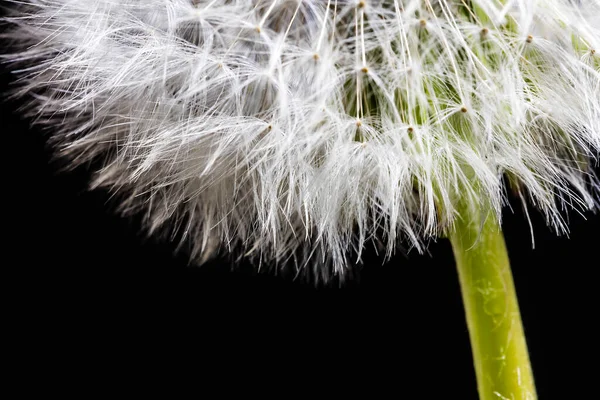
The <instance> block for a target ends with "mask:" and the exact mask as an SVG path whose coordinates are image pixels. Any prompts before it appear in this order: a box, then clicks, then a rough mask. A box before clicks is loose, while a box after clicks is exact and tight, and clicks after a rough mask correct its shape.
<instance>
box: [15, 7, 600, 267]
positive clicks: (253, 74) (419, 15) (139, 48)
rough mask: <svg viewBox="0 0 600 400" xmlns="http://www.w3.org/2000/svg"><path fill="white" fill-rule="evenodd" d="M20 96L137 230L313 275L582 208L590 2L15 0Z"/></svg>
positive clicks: (594, 59) (592, 77) (594, 99)
mask: <svg viewBox="0 0 600 400" xmlns="http://www.w3.org/2000/svg"><path fill="white" fill-rule="evenodd" d="M10 8H11V9H12V10H11V11H12V15H11V16H10V17H9V18H8V21H9V23H10V24H12V25H13V29H12V30H11V31H10V33H8V34H7V35H8V38H9V39H10V40H12V41H13V44H14V45H15V46H17V50H16V51H14V52H12V53H11V54H10V55H8V56H5V58H7V59H8V60H9V61H10V62H11V63H12V64H11V65H13V67H14V68H13V69H14V70H15V72H16V73H17V74H18V76H19V82H20V85H19V87H18V89H17V90H18V91H19V95H22V96H25V97H28V98H29V99H30V100H31V101H30V103H29V107H30V108H29V109H30V111H31V112H32V114H33V115H34V116H35V119H36V121H37V122H38V123H40V124H44V125H45V126H47V127H48V128H49V129H51V130H52V132H54V137H55V139H56V140H57V142H58V144H57V146H58V149H59V150H60V152H61V153H62V154H64V155H65V156H67V157H69V158H68V159H69V160H70V163H71V164H72V165H73V166H76V165H81V164H82V163H87V162H89V161H91V160H95V161H100V167H99V168H98V169H97V170H96V171H95V173H96V175H95V180H94V183H93V185H94V186H95V187H97V186H102V187H107V188H109V189H111V190H114V191H115V192H117V193H118V194H120V196H121V197H120V199H121V205H122V210H123V211H124V212H139V211H142V212H144V213H145V214H146V215H147V219H146V221H147V228H148V229H149V230H150V231H151V232H152V231H155V230H157V229H158V230H160V231H165V230H168V231H170V232H172V231H178V232H180V233H181V236H182V237H183V240H185V241H187V242H188V243H191V245H192V254H191V256H192V259H194V260H196V261H198V262H202V261H203V260H205V259H207V258H208V257H210V256H211V255H212V254H214V253H216V252H219V251H223V250H225V251H229V252H237V251H239V252H240V253H239V254H244V255H246V256H249V257H251V258H254V259H255V260H259V261H265V262H268V263H269V265H281V266H282V265H288V266H291V268H295V269H297V271H298V272H308V273H309V274H311V275H314V276H316V277H318V278H327V277H329V276H331V275H332V274H333V275H335V274H337V275H342V276H343V275H344V273H345V272H346V271H347V270H348V268H349V265H351V264H353V263H354V262H356V261H357V260H359V259H360V256H361V251H362V250H363V248H364V247H365V246H366V245H367V244H368V243H373V242H377V243H379V245H380V246H383V248H384V252H385V254H386V255H387V256H390V255H391V254H392V253H393V252H394V250H395V248H396V246H397V245H398V244H399V243H401V242H402V241H404V242H405V243H407V244H408V246H409V247H413V248H415V249H416V250H418V251H422V250H424V246H425V245H426V242H427V241H428V240H429V239H430V238H435V237H437V236H438V235H440V234H442V233H443V231H444V230H446V229H450V228H451V227H452V224H453V221H454V220H455V218H457V207H459V204H466V206H467V208H469V204H472V205H477V207H475V208H478V209H481V205H482V204H485V205H486V207H489V209H490V210H491V211H492V212H495V213H496V214H497V216H498V217H499V216H500V211H501V209H502V207H503V205H505V204H506V190H507V188H506V186H507V185H508V186H510V187H512V188H513V189H514V190H515V191H516V192H517V193H518V194H519V195H520V196H521V197H522V198H523V199H527V200H528V201H529V202H531V203H532V204H534V205H535V206H537V207H538V208H539V209H540V210H541V211H542V212H544V213H545V215H546V216H547V219H548V223H549V224H550V225H551V226H553V227H555V228H556V230H557V231H559V232H560V231H565V230H566V225H565V223H564V221H563V219H562V218H561V210H562V209H563V207H564V206H569V207H574V208H577V209H581V210H585V209H589V208H592V207H594V206H595V200H594V199H595V198H596V196H595V195H596V189H597V186H598V185H597V181H596V178H595V177H594V175H593V173H592V172H591V171H592V167H593V163H594V162H595V157H596V156H597V154H598V152H599V149H600V2H599V1H598V0H587V1H574V0H364V1H357V0H194V1H192V0H144V1H141V0H28V1H12V2H11V5H10Z"/></svg>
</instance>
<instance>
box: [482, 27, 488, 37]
mask: <svg viewBox="0 0 600 400" xmlns="http://www.w3.org/2000/svg"><path fill="white" fill-rule="evenodd" d="M488 33H489V30H488V28H483V29H482V30H481V36H487V34H488Z"/></svg>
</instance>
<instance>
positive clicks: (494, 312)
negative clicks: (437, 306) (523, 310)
mask: <svg viewBox="0 0 600 400" xmlns="http://www.w3.org/2000/svg"><path fill="white" fill-rule="evenodd" d="M478 211H482V210H475V212H473V211H472V210H471V211H470V212H465V213H463V214H462V215H461V218H458V219H457V221H456V223H455V227H454V229H453V230H452V231H451V232H450V233H449V238H450V241H451V243H452V249H453V251H454V255H455V259H456V266H457V269H458V275H459V280H460V286H461V291H462V296H463V303H464V307H465V313H466V318H467V325H468V328H469V335H470V338H471V348H472V352H473V360H474V364H475V372H476V375H477V386H478V391H479V398H480V399H481V400H499V399H500V400H503V399H511V400H533V399H536V398H537V397H536V393H535V387H534V382H533V375H532V370H531V366H530V362H529V356H528V353H527V344H526V341H525V335H524V332H523V326H522V322H521V316H520V313H519V306H518V303H517V296H516V292H515V287H514V284H513V279H512V274H511V271H510V264H509V259H508V254H507V252H506V246H505V244H504V238H503V236H502V231H501V228H500V226H499V224H498V222H497V220H496V217H495V215H494V214H493V213H484V212H478Z"/></svg>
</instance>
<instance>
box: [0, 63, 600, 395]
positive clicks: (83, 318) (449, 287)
mask: <svg viewBox="0 0 600 400" xmlns="http://www.w3.org/2000/svg"><path fill="white" fill-rule="evenodd" d="M10 81H11V78H10V76H9V74H7V73H6V71H5V70H3V72H2V81H1V86H0V93H1V94H2V105H1V113H0V130H1V133H2V137H3V139H4V142H3V154H4V160H5V161H9V162H8V163H7V164H8V165H7V166H5V170H4V174H3V175H4V178H5V179H4V185H3V194H4V195H3V197H4V199H5V200H8V202H9V204H8V206H7V207H6V208H5V209H4V211H5V212H6V213H7V215H6V216H5V221H8V224H4V228H5V229H4V239H2V240H3V243H4V246H3V247H5V251H4V263H3V264H4V268H5V270H6V271H7V272H14V273H15V277H14V278H11V279H9V280H5V284H6V286H7V287H6V292H5V293H11V292H12V294H11V295H10V296H9V297H10V300H9V301H8V302H7V303H6V305H7V306H8V308H9V309H12V310H13V311H16V310H18V309H22V310H23V311H19V312H16V314H17V315H18V320H19V321H20V322H18V323H16V324H15V326H21V327H22V326H25V325H23V324H27V326H28V327H29V328H27V329H23V335H24V337H26V338H28V340H29V342H28V343H29V345H28V346H30V347H33V348H35V349H36V356H35V357H33V356H32V358H27V360H29V361H28V363H29V364H28V365H30V366H31V365H37V364H41V365H45V366H49V367H53V368H56V367H57V365H61V364H62V363H63V362H65V361H67V364H68V365H70V366H71V367H73V370H72V371H71V372H69V373H70V374H71V373H76V372H75V371H76V370H78V369H79V368H82V369H83V370H86V371H87V369H86V368H87V367H84V365H88V364H89V363H90V361H91V363H92V364H95V365H96V366H97V367H98V368H100V369H101V370H102V372H103V373H107V375H106V377H107V378H106V380H107V381H108V382H110V381H111V380H112V379H114V375H113V374H114V371H115V370H120V369H121V368H125V370H127V368H128V367H123V366H122V362H123V360H125V359H128V358H129V357H132V358H133V359H135V360H137V361H139V360H148V361H149V362H150V361H151V360H154V359H155V357H157V356H158V355H157V354H158V353H159V349H165V348H168V349H171V350H172V351H171V353H172V354H171V356H173V357H177V356H181V357H182V358H184V359H186V361H187V362H190V363H191V364H193V365H195V367H196V368H200V369H204V370H205V372H203V373H202V374H201V375H200V376H201V377H202V378H203V379H205V380H206V379H208V378H207V376H208V374H207V372H206V371H208V370H210V371H212V372H213V373H215V374H216V375H218V376H219V377H220V378H221V379H223V380H224V381H225V382H227V383H226V384H224V386H222V390H223V391H224V392H227V391H229V390H230V389H231V387H236V383H238V382H240V379H243V378H239V377H238V376H245V377H248V376H252V375H254V374H256V375H257V376H258V378H256V379H255V380H254V383H253V384H252V385H249V386H243V387H242V388H243V389H244V390H250V388H251V387H252V388H253V389H254V390H258V391H259V392H262V391H264V390H266V388H270V387H274V386H276V385H277V384H278V383H281V384H282V385H284V389H283V392H279V393H285V394H284V396H285V397H287V394H288V393H295V392H296V391H297V390H302V389H305V388H310V389H309V390H311V391H312V393H313V394H315V395H316V394H325V393H324V390H325V389H322V388H321V387H320V386H319V385H321V384H323V385H325V386H328V387H329V388H333V390H334V392H333V393H334V394H338V395H339V396H341V395H342V394H341V393H342V392H341V390H342V389H348V388H350V389H351V390H352V391H354V390H358V388H359V387H366V388H367V389H368V390H369V393H370V396H369V397H374V396H375V394H374V393H375V392H381V393H386V394H387V395H389V396H393V397H396V398H417V399H420V398H423V399H430V398H431V399H434V398H435V399H437V398H439V399H442V398H443V399H446V398H448V399H475V398H476V387H475V378H474V371H473V368H472V365H471V355H470V349H469V341H468V334H467V331H466V325H465V321H464V316H463V310H462V304H461V299H460V292H459V287H458V282H457V276H456V273H455V270H454V264H453V259H452V253H451V249H450V246H449V244H448V243H447V242H446V241H445V240H440V241H439V242H437V243H432V245H431V246H430V248H429V251H430V254H429V255H424V256H421V255H418V254H417V253H410V254H408V255H397V256H396V257H394V258H393V259H392V260H391V261H390V262H388V263H386V264H385V265H381V260H379V259H378V258H376V257H374V256H373V255H370V256H368V257H367V258H366V260H365V265H364V267H362V268H361V269H360V273H359V274H358V275H357V277H356V279H355V280H353V281H352V282H348V283H346V284H345V285H341V286H340V285H332V286H329V287H319V288H315V287H314V286H312V285H310V284H308V283H306V282H302V281H294V280H293V279H291V278H289V277H281V276H274V275H273V274H266V273H261V274H259V273H256V272H255V271H254V269H253V268H252V267H251V266H249V265H241V266H237V267H234V266H233V264H232V262H231V260H229V259H226V258H224V259H219V260H215V261H213V262H211V263H209V264H208V265H205V266H203V267H194V266H189V265H188V264H187V259H186V257H185V255H183V254H180V255H173V251H174V249H175V244H173V243H169V242H168V241H157V240H156V239H147V238H145V237H144V235H143V234H141V233H140V221H139V219H138V218H122V217H120V216H117V215H116V214H114V213H113V209H114V204H113V203H112V202H111V199H110V196H109V195H108V194H107V193H105V192H101V191H96V192H89V191H88V190H87V182H88V177H89V174H88V172H87V171H85V170H84V169H80V170H77V171H75V172H71V173H59V171H58V167H59V163H55V162H51V151H50V149H49V148H48V147H47V146H46V145H45V141H46V138H45V136H44V134H43V133H41V132H40V131H39V130H38V129H36V128H32V127H31V126H30V121H27V120H25V119H22V118H20V117H19V115H20V114H21V112H20V111H19V110H17V108H18V106H19V104H18V102H15V101H9V100H7V98H6V93H7V89H8V85H9V82H10ZM567 215H568V217H569V219H570V227H571V233H570V237H568V238H567V237H557V236H556V235H555V234H554V233H553V232H552V231H551V230H550V229H548V228H546V226H545V221H544V219H543V217H542V216H541V215H540V214H539V213H537V212H536V211H531V217H532V220H533V224H534V231H535V243H536V247H535V249H532V245H531V237H530V232H529V226H528V224H527V222H526V219H525V218H524V216H523V213H522V210H521V206H520V205H519V204H518V203H517V202H514V203H513V210H512V211H511V210H510V209H508V208H507V209H506V212H505V216H504V231H505V237H506V241H507V246H508V248H509V253H510V258H511V261H512V267H513V273H514V277H515V282H516V286H517V291H518V296H519V299H520V305H521V311H522V316H523V320H524V325H525V330H526V334H527V338H528V343H529V349H530V354H531V359H532V363H533V368H534V372H535V377H536V381H537V388H538V394H539V395H540V398H541V399H576V398H588V396H589V397H591V398H597V397H596V396H597V393H598V392H597V390H596V389H595V388H596V380H597V379H598V378H597V375H598V372H599V369H598V366H597V363H598V361H597V360H598V359H599V356H600V352H599V351H598V328H597V327H596V324H597V317H598V304H599V302H598V292H599V291H598V284H599V283H598V280H597V279H596V276H597V273H596V270H597V268H598V265H599V262H598V249H599V247H600V240H599V238H600V234H599V232H600V217H599V216H598V215H593V214H591V213H590V214H586V215H585V218H583V217H581V216H579V215H577V214H576V213H573V212H571V213H569V214H567ZM10 289H17V290H14V291H11V290H10ZM23 306H24V307H23ZM22 307H23V308H22ZM179 346H182V348H183V350H181V348H180V347H179ZM191 347H194V348H196V347H198V348H199V349H200V353H198V354H199V355H197V356H196V355H192V353H191ZM176 348H180V350H175V349H176ZM116 349H119V350H116ZM120 349H127V350H124V351H121V350H120ZM133 352H135V353H137V354H139V355H136V356H132V355H131V354H132V353H133ZM167 352H169V351H167ZM67 354H69V355H67ZM107 354H110V355H111V356H110V357H109V356H107ZM99 360H103V361H102V362H107V363H108V364H107V367H106V368H103V367H99V366H100V365H101V364H102V363H101V362H100V361H99ZM172 363H173V364H178V365H181V364H180V363H179V362H175V361H172ZM169 365H170V364H169ZM163 366H164V364H163ZM133 370H137V369H136V368H133V367H132V368H131V371H129V370H128V373H129V372H131V373H133ZM61 371H62V369H61ZM80 373H81V372H80ZM77 374H78V375H79V373H77ZM82 375H86V374H85V373H83V374H82ZM111 376H112V378H111ZM196 378H198V376H197V377H196ZM53 382H54V385H58V387H60V385H61V382H67V383H65V384H66V385H67V386H69V387H71V386H73V385H74V383H73V380H72V379H71V380H66V381H64V380H58V381H56V380H53ZM285 382H290V384H289V385H285ZM313 388H314V389H313ZM594 393H595V395H594ZM378 396H379V395H378Z"/></svg>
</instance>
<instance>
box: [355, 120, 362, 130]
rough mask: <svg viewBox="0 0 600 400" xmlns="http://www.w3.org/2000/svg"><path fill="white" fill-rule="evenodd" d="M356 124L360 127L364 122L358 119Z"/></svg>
mask: <svg viewBox="0 0 600 400" xmlns="http://www.w3.org/2000/svg"><path fill="white" fill-rule="evenodd" d="M356 126H358V127H359V128H360V127H361V126H362V122H361V121H360V119H357V120H356Z"/></svg>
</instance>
